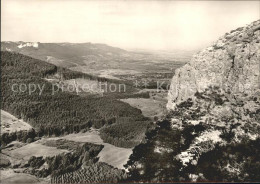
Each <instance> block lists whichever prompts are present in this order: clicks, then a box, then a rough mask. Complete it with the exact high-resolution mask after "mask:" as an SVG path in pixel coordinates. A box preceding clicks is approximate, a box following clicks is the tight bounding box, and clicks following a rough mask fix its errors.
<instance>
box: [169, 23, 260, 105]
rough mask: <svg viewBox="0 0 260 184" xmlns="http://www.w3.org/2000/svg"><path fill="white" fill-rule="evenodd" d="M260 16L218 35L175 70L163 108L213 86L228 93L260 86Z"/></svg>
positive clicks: (259, 87) (239, 92)
mask: <svg viewBox="0 0 260 184" xmlns="http://www.w3.org/2000/svg"><path fill="white" fill-rule="evenodd" d="M259 71H260V20H257V21H254V22H253V23H251V24H250V25H248V26H245V27H240V28H237V29H236V30H232V31H231V32H230V33H226V34H225V35H224V36H222V37H221V38H219V40H217V41H216V42H215V43H214V44H213V45H212V46H210V47H208V48H206V49H204V50H202V51H201V52H199V53H198V54H196V55H195V56H194V57H193V58H192V59H191V61H190V62H189V63H188V64H186V65H185V66H183V67H181V68H179V69H177V70H176V71H175V76H174V77H173V79H172V82H171V87H170V90H169V93H168V104H167V109H168V110H173V109H175V107H176V104H179V103H180V102H182V101H185V100H187V99H188V98H190V97H192V96H194V94H195V93H196V92H203V91H205V90H206V89H207V88H208V87H209V86H217V87H220V88H221V89H222V90H224V91H225V92H226V93H229V94H247V95H252V94H255V93H256V92H257V91H259V89H260V74H259V73H260V72H259Z"/></svg>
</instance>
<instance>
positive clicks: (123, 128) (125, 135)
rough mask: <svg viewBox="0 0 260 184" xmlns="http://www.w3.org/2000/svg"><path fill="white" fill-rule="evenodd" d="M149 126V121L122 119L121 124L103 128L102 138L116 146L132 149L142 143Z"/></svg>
mask: <svg viewBox="0 0 260 184" xmlns="http://www.w3.org/2000/svg"><path fill="white" fill-rule="evenodd" d="M148 124H149V121H135V120H134V119H132V118H131V119H129V118H128V119H126V118H121V119H120V123H115V124H112V125H108V126H104V127H103V128H101V131H100V137H101V138H102V139H103V140H104V142H107V143H110V144H113V145H115V146H118V147H124V148H132V147H134V146H136V145H138V144H140V143H141V141H142V139H143V138H144V134H145V132H146V129H147V126H148ZM129 130H130V131H129Z"/></svg>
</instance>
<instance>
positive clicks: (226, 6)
mask: <svg viewBox="0 0 260 184" xmlns="http://www.w3.org/2000/svg"><path fill="white" fill-rule="evenodd" d="M1 3H2V4H1V5H2V11H1V24H2V25H1V26H2V27H1V35H2V36H1V39H2V41H26V42H49V43H50V42H72V43H83V42H93V43H105V44H108V45H111V46H116V47H121V48H124V49H146V50H149V49H150V50H168V51H170V50H174V49H185V50H191V49H198V48H202V47H204V46H207V45H210V44H211V43H212V42H213V41H214V40H216V39H218V38H219V37H220V36H222V35H223V34H225V33H226V32H229V31H230V30H232V29H236V28H237V27H240V26H245V25H247V24H249V23H251V22H253V21H255V20H258V19H260V1H170V0H167V1H159V0H150V1H148V0H145V1H144V0H139V1H137V0H103V1H101V0H88V1H86V0H1Z"/></svg>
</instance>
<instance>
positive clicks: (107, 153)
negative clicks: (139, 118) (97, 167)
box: [41, 129, 132, 169]
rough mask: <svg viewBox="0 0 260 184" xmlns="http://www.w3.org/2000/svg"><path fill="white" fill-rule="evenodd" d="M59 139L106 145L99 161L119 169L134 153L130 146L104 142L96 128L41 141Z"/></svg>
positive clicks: (99, 155)
mask: <svg viewBox="0 0 260 184" xmlns="http://www.w3.org/2000/svg"><path fill="white" fill-rule="evenodd" d="M58 139H65V140H69V141H75V142H82V143H87V142H88V143H93V144H101V145H104V148H103V149H102V150H101V151H100V153H99V154H98V157H99V161H100V162H105V163H107V164H109V165H111V166H113V167H115V168H118V169H124V167H123V166H124V165H125V164H126V163H127V161H128V158H129V156H130V155H131V154H132V149H130V148H120V147H116V146H114V145H111V144H108V143H104V142H103V140H102V139H101V138H100V136H99V132H98V131H97V130H95V129H91V130H90V131H88V132H85V133H77V134H69V135H66V136H63V137H55V138H45V139H42V140H41V142H45V141H48V140H58Z"/></svg>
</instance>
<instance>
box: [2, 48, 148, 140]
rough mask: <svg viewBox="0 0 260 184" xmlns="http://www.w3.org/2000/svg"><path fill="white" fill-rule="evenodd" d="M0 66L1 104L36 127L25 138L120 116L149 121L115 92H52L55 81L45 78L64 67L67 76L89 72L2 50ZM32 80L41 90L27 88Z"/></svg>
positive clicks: (107, 122) (68, 130) (115, 120)
mask: <svg viewBox="0 0 260 184" xmlns="http://www.w3.org/2000/svg"><path fill="white" fill-rule="evenodd" d="M1 67H2V73H1V81H2V84H1V92H2V95H1V108H2V109H3V110H5V111H7V112H9V113H11V114H13V115H14V116H16V117H17V118H22V119H23V120H24V121H26V122H28V123H30V124H31V125H32V126H33V127H34V128H35V129H36V133H35V135H34V136H33V135H31V136H29V137H28V136H27V135H25V137H26V138H22V139H25V140H26V139H27V138H30V137H37V136H42V135H49V136H50V135H55V136H59V135H62V134H67V133H73V132H79V131H81V130H84V129H88V128H90V127H95V128H101V127H102V126H104V125H110V124H113V123H119V122H120V121H119V119H120V118H130V119H132V120H133V121H147V118H145V117H144V116H143V115H142V112H141V110H139V109H137V108H134V107H132V106H130V105H129V104H127V103H124V102H122V101H119V100H117V99H116V97H115V96H116V95H115V96H113V95H109V94H107V95H106V96H104V97H96V98H93V97H92V96H80V95H76V94H74V93H69V92H64V91H62V90H59V91H57V92H55V93H53V86H52V83H50V82H48V81H46V80H45V79H44V78H45V77H46V76H49V75H54V74H55V73H57V71H63V75H64V78H66V79H70V78H73V77H79V76H81V77H82V76H85V77H91V76H89V75H88V74H82V73H79V72H73V71H70V70H67V69H61V68H57V67H56V66H55V65H52V64H49V63H46V62H44V61H40V60H36V59H33V58H31V57H28V56H24V55H22V54H18V53H11V52H1ZM95 79H96V78H95ZM98 80H105V79H100V78H98ZM110 82H111V81H110ZM32 84H35V85H37V86H38V87H42V92H41V93H40V90H39V89H38V88H37V89H38V90H35V91H34V92H31V93H30V92H29V91H28V90H29V88H30V85H32ZM131 92H133V90H132V91H130V92H129V93H128V92H127V93H125V94H123V93H122V95H121V96H123V95H126V96H129V95H135V94H134V93H131ZM141 95H143V94H141ZM129 131H130V130H129ZM24 134H26V133H24ZM16 138H17V139H21V138H20V136H19V135H16V133H15V134H12V135H3V136H2V141H1V142H2V143H8V142H10V141H12V140H16ZM10 139H11V140H10ZM25 140H24V141H25Z"/></svg>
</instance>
